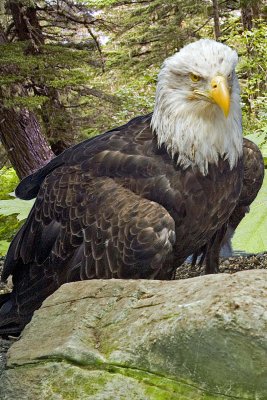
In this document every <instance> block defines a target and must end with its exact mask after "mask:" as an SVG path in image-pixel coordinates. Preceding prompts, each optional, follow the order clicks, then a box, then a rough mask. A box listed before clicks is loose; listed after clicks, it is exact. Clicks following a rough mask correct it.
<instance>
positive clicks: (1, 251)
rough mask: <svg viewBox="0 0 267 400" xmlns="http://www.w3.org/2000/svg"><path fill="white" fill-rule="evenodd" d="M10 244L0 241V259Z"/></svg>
mask: <svg viewBox="0 0 267 400" xmlns="http://www.w3.org/2000/svg"><path fill="white" fill-rule="evenodd" d="M9 245H10V243H9V242H8V241H6V240H0V257H2V256H4V255H5V254H6V252H7V250H8V247H9Z"/></svg>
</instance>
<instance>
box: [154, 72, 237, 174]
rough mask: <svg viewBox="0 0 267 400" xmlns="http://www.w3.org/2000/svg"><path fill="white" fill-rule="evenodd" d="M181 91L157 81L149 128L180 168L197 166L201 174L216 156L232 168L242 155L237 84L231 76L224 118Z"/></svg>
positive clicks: (212, 162) (219, 113) (215, 159)
mask: <svg viewBox="0 0 267 400" xmlns="http://www.w3.org/2000/svg"><path fill="white" fill-rule="evenodd" d="M183 93H184V92H179V91H177V90H175V91H174V90H173V88H171V87H170V88H168V87H167V88H166V82H164V79H162V80H159V83H158V87H157V93H156V102H155V109H154V112H153V116H152V121H151V127H152V129H153V131H154V132H155V133H156V135H157V138H158V145H159V146H161V145H162V144H164V145H165V146H166V148H167V151H168V152H169V154H170V156H171V157H173V156H174V155H175V154H178V161H177V163H178V164H179V165H181V167H182V168H184V169H185V168H187V167H189V166H197V167H198V168H199V170H200V172H201V173H202V174H203V175H206V174H207V173H208V164H217V163H218V159H219V157H222V158H224V159H226V160H228V162H229V165H230V168H231V169H232V168H233V167H234V166H235V165H236V163H237V161H238V159H239V157H240V156H241V155H242V152H243V138H242V120H241V108H240V95H239V85H238V81H237V78H236V77H234V80H233V87H232V95H231V108H230V113H229V115H228V118H226V117H225V116H224V114H223V112H222V110H221V109H220V108H219V107H218V106H217V105H216V104H212V103H209V102H207V101H204V100H188V98H187V97H186V95H185V94H184V95H183Z"/></svg>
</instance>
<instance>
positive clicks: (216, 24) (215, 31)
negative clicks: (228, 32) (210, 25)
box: [212, 0, 221, 40]
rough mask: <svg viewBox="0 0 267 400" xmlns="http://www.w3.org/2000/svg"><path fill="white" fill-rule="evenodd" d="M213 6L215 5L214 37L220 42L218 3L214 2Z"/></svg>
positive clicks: (214, 0)
mask: <svg viewBox="0 0 267 400" xmlns="http://www.w3.org/2000/svg"><path fill="white" fill-rule="evenodd" d="M212 5H213V21H214V36H215V39H216V40H218V39H219V37H220V36H221V30H220V16H219V8H218V1H217V0H213V1H212Z"/></svg>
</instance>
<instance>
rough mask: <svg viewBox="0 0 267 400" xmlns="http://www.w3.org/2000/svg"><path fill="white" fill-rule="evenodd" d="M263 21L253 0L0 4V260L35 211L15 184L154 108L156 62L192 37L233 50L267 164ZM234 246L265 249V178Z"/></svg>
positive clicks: (251, 125)
mask: <svg viewBox="0 0 267 400" xmlns="http://www.w3.org/2000/svg"><path fill="white" fill-rule="evenodd" d="M266 20H267V4H266V2H265V1H259V0H258V1H255V0H239V1H225V0H222V1H217V0H213V1H209V0H203V1H198V0H197V1H188V0H183V1H179V0H167V1H164V2H163V1H159V0H125V1H123V0H121V1H115V0H94V1H89V0H82V1H80V0H40V1H35V0H6V1H5V0H0V255H4V254H5V253H6V250H7V248H8V245H9V243H10V241H11V239H12V237H13V236H14V234H15V232H16V231H17V229H18V228H19V226H20V225H21V223H22V222H23V220H24V219H25V218H26V216H27V214H28V212H29V209H30V207H31V205H32V202H25V201H22V200H18V199H15V198H14V197H12V194H11V193H12V192H13V191H14V189H15V187H16V185H17V183H18V182H19V179H21V178H23V177H25V176H27V175H29V174H30V173H32V172H33V171H35V170H36V169H38V168H40V167H41V166H42V165H44V164H45V163H47V162H48V160H50V159H51V158H52V157H54V156H55V155H57V154H60V153H61V152H62V151H64V149H66V148H68V147H69V146H71V145H73V144H75V143H77V142H79V141H81V140H84V139H86V138H88V137H91V136H94V135H96V134H99V133H101V132H103V131H106V130H109V129H111V128H113V127H116V126H118V125H121V124H123V123H125V122H127V121H128V120H129V119H131V118H132V117H134V116H137V115H141V114H146V113H149V112H151V111H152V110H153V104H154V94H155V87H156V80H157V74H158V71H159V68H160V65H161V64H162V62H163V60H164V59H165V58H166V57H168V56H170V55H172V54H173V53H174V52H176V51H178V50H179V49H180V48H181V47H182V46H184V45H185V44H187V43H189V42H191V41H194V40H197V39H200V38H214V39H216V40H218V41H221V42H223V43H225V44H227V45H229V46H231V47H233V48H235V49H236V50H237V52H238V54H239V57H240V62H239V65H238V77H239V80H240V83H241V88H242V109H243V126H244V135H246V136H247V137H248V138H250V139H251V140H253V141H255V142H256V143H257V144H258V145H259V147H260V148H261V150H262V153H263V155H264V160H265V165H267V95H266V88H267V80H266V71H267V25H266ZM234 247H235V248H236V249H238V250H244V251H246V252H262V251H266V250H267V180H266V178H265V180H264V185H263V188H262V189H261V191H260V194H259V196H258V197H257V199H256V200H255V202H254V203H253V206H252V208H251V211H250V213H249V215H248V216H247V217H246V218H245V219H244V220H243V221H242V223H241V224H240V226H239V228H238V232H237V234H236V235H235V238H234Z"/></svg>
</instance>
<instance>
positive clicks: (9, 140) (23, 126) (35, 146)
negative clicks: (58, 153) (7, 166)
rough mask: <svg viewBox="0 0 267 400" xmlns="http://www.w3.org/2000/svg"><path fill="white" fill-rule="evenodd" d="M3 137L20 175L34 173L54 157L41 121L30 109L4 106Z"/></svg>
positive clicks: (0, 127)
mask: <svg viewBox="0 0 267 400" xmlns="http://www.w3.org/2000/svg"><path fill="white" fill-rule="evenodd" d="M0 138H1V142H2V144H3V146H4V148H5V150H6V152H7V155H8V158H9V160H10V162H11V164H12V166H13V167H14V169H15V171H16V173H17V174H18V177H19V178H24V177H25V176H27V175H30V174H31V173H33V172H34V171H36V170H37V169H39V168H40V167H42V166H43V165H45V164H46V163H47V162H48V161H49V160H50V159H51V158H53V157H54V153H53V152H52V150H51V149H50V147H49V145H48V143H47V141H46V139H45V138H44V136H43V135H42V133H41V129H40V125H39V122H38V121H37V119H36V117H35V115H34V114H33V113H32V112H31V111H28V110H27V109H21V110H19V111H16V110H14V109H6V108H1V109H0Z"/></svg>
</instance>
